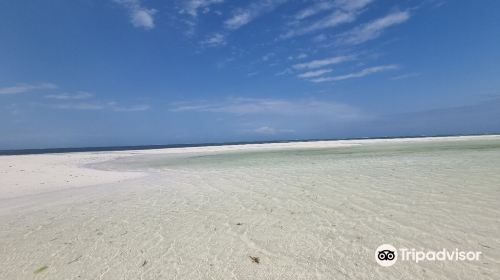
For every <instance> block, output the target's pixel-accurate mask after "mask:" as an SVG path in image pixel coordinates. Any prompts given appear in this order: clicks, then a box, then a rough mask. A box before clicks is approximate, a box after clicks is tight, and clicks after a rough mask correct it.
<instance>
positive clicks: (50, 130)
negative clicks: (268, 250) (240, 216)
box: [0, 0, 500, 149]
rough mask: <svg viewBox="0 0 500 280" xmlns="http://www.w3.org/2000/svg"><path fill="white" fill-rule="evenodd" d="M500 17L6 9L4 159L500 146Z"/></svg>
mask: <svg viewBox="0 0 500 280" xmlns="http://www.w3.org/2000/svg"><path fill="white" fill-rule="evenodd" d="M498 11H500V1H496V0H483V1H466V0H454V1H451V0H449V1H446V0H420V1H417V0H398V1H396V0H394V1H391V0H330V1H324V0H309V1H308V0H254V1H234V0H233V1H231V0H72V1H67V0H51V1H40V0H5V1H1V2H0V149H22V148H55V147H91V146H120V145H156V144H178V143H209V142H234V141H268V140H287V139H288V140H292V139H327V138H359V137H392V136H410V135H411V136H418V135H438V134H480V133H495V132H500V16H498Z"/></svg>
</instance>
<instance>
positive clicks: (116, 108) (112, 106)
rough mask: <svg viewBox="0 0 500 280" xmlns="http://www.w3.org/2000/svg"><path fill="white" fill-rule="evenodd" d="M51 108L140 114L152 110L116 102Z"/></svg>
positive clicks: (73, 104) (63, 105)
mask: <svg viewBox="0 0 500 280" xmlns="http://www.w3.org/2000/svg"><path fill="white" fill-rule="evenodd" d="M50 107H52V108H55V109H61V110H91V111H97V110H103V111H105V110H107V111H113V112H140V111H146V110H149V109H150V106H149V105H144V104H140V105H131V106H123V105H119V104H118V103H116V102H113V101H112V102H97V101H96V102H71V103H61V104H52V105H50Z"/></svg>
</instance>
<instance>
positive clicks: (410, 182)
mask: <svg viewBox="0 0 500 280" xmlns="http://www.w3.org/2000/svg"><path fill="white" fill-rule="evenodd" d="M345 142H346V143H344V142H342V143H341V144H342V145H341V146H336V145H333V144H332V143H329V144H328V145H327V146H326V147H325V145H324V144H319V143H315V145H312V144H311V143H308V144H307V145H309V146H307V145H306V146H300V145H295V146H294V145H287V146H274V147H271V148H270V147H269V146H266V145H262V146H261V147H258V146H257V147H255V146H250V147H238V148H236V147H231V148H226V149H223V148H216V147H211V148H210V149H207V150H203V149H199V148H197V149H195V150H190V149H183V150H175V151H169V150H161V151H160V150H159V151H135V152H113V153H94V154H93V155H92V156H93V157H95V158H93V159H88V157H89V155H87V153H82V154H71V155H72V157H74V158H72V159H68V160H67V161H63V160H61V161H60V165H61V166H67V167H68V168H69V170H71V172H75V170H80V169H81V170H80V172H99V174H101V173H100V172H103V173H102V174H105V173H108V172H110V173H111V174H122V175H123V174H125V175H124V176H125V177H120V176H121V175H119V176H118V177H117V178H109V177H105V176H103V178H104V179H106V180H103V181H99V178H98V177H99V176H96V177H95V179H94V181H93V182H92V183H88V182H87V181H85V182H84V181H82V182H79V183H78V184H79V185H78V186H76V187H71V186H69V187H68V186H65V185H64V184H62V186H60V187H57V188H52V189H49V190H50V191H48V192H40V191H39V189H38V190H37V191H33V192H32V193H29V192H27V191H26V189H29V184H28V183H25V184H26V185H25V186H26V188H23V189H22V191H20V192H19V193H17V195H16V191H15V188H14V187H13V186H9V185H8V184H10V182H11V181H9V183H8V184H7V183H5V181H2V180H1V179H0V185H1V187H0V188H1V189H2V190H3V189H8V190H10V191H9V196H4V198H3V199H2V200H1V201H0V248H1V249H0V257H1V259H2V260H3V262H4V263H3V265H2V266H1V267H0V275H5V279H34V278H36V279H401V278H404V279H424V278H425V279H427V278H430V279H436V278H437V279H471V278H473V279H496V277H497V275H500V250H499V248H500V237H499V236H500V221H499V219H498V217H499V216H500V208H499V207H498V206H500V205H499V201H500V137H467V138H441V139H431V140H428V139H425V140H422V139H413V140H404V141H387V140H385V141H378V142H377V141H352V142H349V141H345ZM294 144H300V143H294ZM44 156H49V155H40V157H41V158H40V159H39V162H43V159H42V158H43V157H44ZM50 156H51V157H52V156H56V157H57V156H62V155H50ZM30 157H35V156H24V158H22V159H20V157H15V156H14V157H8V159H7V161H9V160H14V161H16V162H17V163H18V164H20V165H23V160H29V159H30ZM80 157H83V158H86V159H85V160H82V159H81V158H80ZM49 158H50V157H49ZM77 158H78V160H76V159H77ZM1 161H2V162H3V163H2V168H1V169H0V170H2V171H4V168H6V167H4V166H3V165H5V162H6V161H4V158H1ZM26 166H27V165H26ZM37 168H42V167H37ZM72 168H75V169H72ZM25 170H27V171H25V172H26V174H31V173H29V169H28V168H27V167H26V169H25ZM61 170H62V171H61V173H59V174H58V176H64V175H65V173H64V172H66V171H65V170H66V169H61ZM83 170H85V171H83ZM33 174H36V173H33ZM113 176H114V175H113ZM127 176H130V177H127ZM26 177H29V175H26ZM56 179H57V178H55V179H54V180H56ZM12 180H15V178H14V179H12ZM20 180H28V179H27V178H22V179H20ZM30 180H32V182H33V184H35V182H36V180H37V176H34V177H32V178H31V179H30ZM86 180H87V179H86ZM109 180H112V181H109ZM113 180H115V181H113ZM12 182H13V181H12ZM23 182H24V181H23ZM54 182H56V181H54ZM33 188H35V185H34V186H33ZM11 189H14V190H11ZM13 194H14V195H13ZM383 243H390V244H392V245H394V246H395V247H409V248H418V249H421V248H426V249H435V250H438V249H442V248H448V249H450V250H452V249H455V248H459V249H461V250H473V251H482V258H481V259H480V261H477V262H475V261H474V262H472V261H468V262H451V261H447V262H420V263H418V264H415V263H410V262H398V263H396V264H395V265H394V266H392V267H388V268H385V267H381V266H379V265H378V264H377V263H376V262H375V260H374V250H375V248H377V247H378V246H379V245H380V244H383ZM253 258H258V260H259V261H258V263H257V262H255V260H254V259H253Z"/></svg>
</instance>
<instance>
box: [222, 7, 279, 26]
mask: <svg viewBox="0 0 500 280" xmlns="http://www.w3.org/2000/svg"><path fill="white" fill-rule="evenodd" d="M286 2H287V0H259V1H256V2H254V3H252V4H250V5H249V6H248V7H246V8H243V9H237V10H236V11H235V12H234V13H233V15H232V16H231V17H230V18H228V19H227V20H226V21H225V22H224V25H225V26H226V28H228V29H231V30H235V29H238V28H240V27H242V26H244V25H246V24H248V23H249V22H251V21H252V20H254V19H256V18H257V17H259V16H261V15H263V14H265V13H268V12H271V11H273V10H274V9H275V8H277V7H278V6H279V5H282V4H284V3H286Z"/></svg>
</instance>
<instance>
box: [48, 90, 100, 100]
mask: <svg viewBox="0 0 500 280" xmlns="http://www.w3.org/2000/svg"><path fill="white" fill-rule="evenodd" d="M93 96H94V95H93V94H92V93H89V92H85V91H79V92H77V93H75V94H68V93H60V94H49V95H45V98H49V99H58V100H80V99H87V98H91V97H93Z"/></svg>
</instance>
